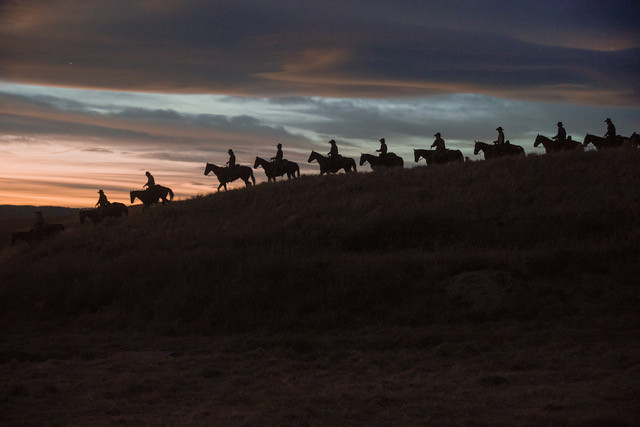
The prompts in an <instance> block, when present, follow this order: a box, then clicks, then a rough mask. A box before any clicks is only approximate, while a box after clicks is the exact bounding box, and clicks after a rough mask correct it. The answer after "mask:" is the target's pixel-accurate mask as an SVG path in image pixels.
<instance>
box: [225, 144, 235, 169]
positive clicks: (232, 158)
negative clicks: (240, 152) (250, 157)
mask: <svg viewBox="0 0 640 427" xmlns="http://www.w3.org/2000/svg"><path fill="white" fill-rule="evenodd" d="M227 164H228V165H229V169H231V168H233V167H235V166H236V155H235V154H233V150H232V149H229V161H228V162H227Z"/></svg>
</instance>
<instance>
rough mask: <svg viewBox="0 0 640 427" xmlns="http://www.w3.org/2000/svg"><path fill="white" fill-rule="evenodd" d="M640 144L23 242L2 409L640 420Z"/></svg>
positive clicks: (328, 189) (212, 199)
mask: <svg viewBox="0 0 640 427" xmlns="http://www.w3.org/2000/svg"><path fill="white" fill-rule="evenodd" d="M638 166H640V153H639V152H638V151H627V150H612V151H609V152H586V153H566V154H559V155H553V156H530V157H527V158H523V159H516V160H514V159H499V160H496V161H492V162H467V163H464V164H457V165H447V166H442V167H420V168H415V169H411V170H395V171H388V172H385V173H369V174H357V175H348V176H347V175H343V174H342V175H337V176H328V177H327V176H325V177H318V176H313V177H302V178H301V179H299V180H294V181H289V182H281V183H277V184H262V185H258V186H256V187H250V188H247V189H242V190H235V191H229V192H227V193H216V194H212V195H209V196H206V197H199V198H195V199H190V200H187V201H183V202H175V203H174V204H173V205H172V206H170V207H167V206H165V207H162V206H158V207H154V208H153V209H151V210H150V211H148V212H141V211H140V210H134V211H133V212H132V215H131V216H130V217H129V218H127V219H123V220H122V221H109V222H107V223H105V224H102V225H99V226H97V227H93V226H86V227H75V228H71V229H69V230H66V231H65V232H64V233H63V234H61V235H60V236H59V237H57V238H55V239H52V240H51V241H48V242H45V243H43V244H41V245H39V246H37V247H35V248H28V247H27V246H26V245H25V246H18V247H12V248H11V247H5V249H3V252H2V253H1V254H0V325H2V331H3V335H2V336H1V337H0V338H1V342H0V383H2V384H3V385H2V386H1V388H0V401H2V402H3V404H2V405H1V408H2V409H0V416H2V418H3V419H5V420H7V421H8V422H13V423H18V422H22V421H26V422H36V423H38V422H53V423H75V424H80V423H105V422H129V421H130V422H135V423H141V422H151V423H169V424H173V423H190V422H193V423H233V424H244V423H253V424H260V423H265V422H266V423H267V424H277V423H283V424H300V423H302V424H306V423H309V424H324V425H327V424H340V423H344V424H352V423H362V424H371V423H397V424H407V423H419V422H426V423H429V422H431V423H447V424H465V423H474V422H476V423H480V424H483V423H484V424H522V423H527V424H579V425H585V424H587V425H589V424H591V425H601V424H621V425H624V424H635V423H636V422H637V420H638V418H639V415H640V411H639V410H638V409H636V405H635V403H636V402H637V398H638V395H639V393H640V379H639V378H640V375H638V373H639V370H640V364H639V363H638V360H640V351H639V350H640V344H639V342H638V340H637V337H638V332H639V326H640V325H639V324H638V322H639V319H640V317H639V316H638V314H639V313H638V310H639V309H638V307H639V305H638V304H639V302H640V292H639V282H640V281H639V280H638V277H639V274H638V273H640V263H639V260H640V191H639V190H638V182H640V168H639V167H638Z"/></svg>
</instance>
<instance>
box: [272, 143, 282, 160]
mask: <svg viewBox="0 0 640 427" xmlns="http://www.w3.org/2000/svg"><path fill="white" fill-rule="evenodd" d="M276 149H277V150H276V155H275V157H272V158H271V160H273V161H275V162H279V161H282V159H283V154H282V144H278V145H277V146H276Z"/></svg>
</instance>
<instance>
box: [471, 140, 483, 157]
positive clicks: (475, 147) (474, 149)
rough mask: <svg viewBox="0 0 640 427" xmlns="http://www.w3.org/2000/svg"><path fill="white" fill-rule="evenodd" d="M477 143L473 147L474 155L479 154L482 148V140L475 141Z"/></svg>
mask: <svg viewBox="0 0 640 427" xmlns="http://www.w3.org/2000/svg"><path fill="white" fill-rule="evenodd" d="M474 142H475V143H476V145H475V146H474V147H473V155H474V156H477V155H478V153H479V152H480V150H482V142H480V141H474Z"/></svg>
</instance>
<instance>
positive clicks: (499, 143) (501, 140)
mask: <svg viewBox="0 0 640 427" xmlns="http://www.w3.org/2000/svg"><path fill="white" fill-rule="evenodd" d="M496 130H497V131H498V139H496V140H495V141H493V143H494V144H495V145H496V151H497V152H498V154H500V151H501V150H502V146H503V145H504V132H503V131H504V129H502V126H498V127H497V128H496Z"/></svg>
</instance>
